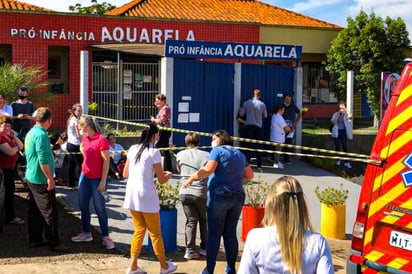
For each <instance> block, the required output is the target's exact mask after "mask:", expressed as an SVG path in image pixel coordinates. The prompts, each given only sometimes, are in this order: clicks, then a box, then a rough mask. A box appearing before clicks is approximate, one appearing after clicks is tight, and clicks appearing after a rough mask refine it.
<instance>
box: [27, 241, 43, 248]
mask: <svg viewBox="0 0 412 274" xmlns="http://www.w3.org/2000/svg"><path fill="white" fill-rule="evenodd" d="M40 246H44V242H30V243H29V248H36V247H40Z"/></svg>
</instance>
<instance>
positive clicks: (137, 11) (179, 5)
mask: <svg viewBox="0 0 412 274" xmlns="http://www.w3.org/2000/svg"><path fill="white" fill-rule="evenodd" d="M106 14H107V15H116V16H134V17H140V18H159V19H160V18H161V19H179V20H195V21H197V20H199V21H213V22H216V21H218V22H234V23H256V24H262V25H278V26H295V27H316V28H334V29H336V28H342V27H341V26H338V25H335V24H331V23H328V22H325V21H321V20H318V19H315V18H312V17H309V16H306V15H303V14H300V13H297V12H293V11H290V10H287V9H283V8H279V7H276V6H272V5H269V4H266V3H262V2H260V1H259V0H133V1H131V2H129V3H127V4H124V5H123V6H120V7H118V8H116V9H114V10H111V11H109V12H107V13H106Z"/></svg>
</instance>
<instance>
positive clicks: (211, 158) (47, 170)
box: [0, 87, 351, 274]
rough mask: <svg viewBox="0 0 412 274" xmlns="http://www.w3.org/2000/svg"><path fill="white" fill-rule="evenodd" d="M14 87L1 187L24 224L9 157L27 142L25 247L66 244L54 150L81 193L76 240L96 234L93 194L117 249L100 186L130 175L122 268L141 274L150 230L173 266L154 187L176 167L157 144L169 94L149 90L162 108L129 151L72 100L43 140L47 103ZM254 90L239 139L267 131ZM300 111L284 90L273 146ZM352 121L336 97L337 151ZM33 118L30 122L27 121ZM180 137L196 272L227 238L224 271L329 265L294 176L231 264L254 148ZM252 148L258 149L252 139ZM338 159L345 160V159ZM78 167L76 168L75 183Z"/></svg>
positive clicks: (189, 248) (307, 269) (5, 115)
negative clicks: (129, 230) (57, 129)
mask: <svg viewBox="0 0 412 274" xmlns="http://www.w3.org/2000/svg"><path fill="white" fill-rule="evenodd" d="M18 92H19V100H18V101H16V102H15V103H13V104H12V105H11V109H10V108H8V107H6V105H5V97H4V96H2V95H0V107H1V108H0V112H1V114H0V160H1V165H0V167H1V168H2V169H3V173H4V177H5V179H4V181H5V186H6V201H5V209H6V223H8V224H16V225H21V224H24V220H22V219H21V218H19V217H17V216H16V214H15V212H14V207H13V196H14V166H13V165H15V161H16V155H17V153H19V151H21V150H23V148H24V150H25V156H26V160H27V171H26V178H27V184H28V187H29V192H30V195H29V199H28V205H29V207H28V210H29V214H28V216H29V218H28V228H29V231H28V236H29V246H30V247H31V248H35V247H38V246H42V245H45V244H47V245H48V246H49V247H50V248H51V249H52V250H55V251H65V250H67V247H66V246H64V245H63V244H62V243H61V240H60V238H59V227H58V210H57V200H56V189H55V186H56V181H55V177H56V175H57V174H59V172H58V169H59V168H62V167H63V165H64V164H63V162H64V159H62V158H61V157H59V156H61V155H62V152H66V151H67V152H68V153H69V158H68V187H70V189H71V190H73V191H77V194H78V197H79V199H78V200H79V208H80V212H81V231H80V233H79V234H78V235H75V236H73V237H72V238H71V240H72V241H73V242H76V243H81V242H90V241H93V236H92V234H91V230H90V229H91V227H90V221H91V216H90V215H91V213H90V209H89V204H90V201H91V200H93V205H94V208H95V211H96V213H97V216H98V221H99V225H100V231H101V239H102V243H103V245H104V246H105V247H106V248H107V249H109V250H110V249H113V248H115V244H114V242H113V241H112V239H111V238H110V236H109V225H108V215H107V211H106V204H105V197H104V196H103V193H104V192H105V191H106V189H107V183H108V175H109V174H111V175H113V176H115V178H116V179H123V178H126V179H127V184H126V192H125V197H124V202H123V208H125V209H128V210H130V215H131V218H132V221H133V227H134V233H133V236H132V240H131V247H130V265H129V268H128V269H127V271H126V273H128V274H139V273H145V271H144V270H143V269H142V268H141V267H140V266H139V264H138V257H139V255H140V252H141V249H142V245H143V239H144V236H145V233H146V232H148V235H149V237H150V239H151V241H152V243H153V250H154V254H155V256H156V257H157V259H158V260H159V264H160V273H173V272H175V271H176V269H177V267H178V265H177V264H176V263H173V262H171V261H168V260H167V259H166V255H165V249H164V244H163V239H162V233H161V226H160V213H159V210H160V207H159V197H158V194H157V193H156V190H155V186H154V179H155V178H156V180H157V181H158V182H159V183H160V184H165V183H167V182H168V180H169V179H171V178H172V175H173V174H172V170H173V168H172V164H171V155H170V152H169V150H159V148H166V147H168V146H169V138H170V136H171V132H170V131H168V130H165V129H164V128H167V127H170V119H171V110H170V106H168V105H167V103H166V97H165V96H164V95H163V94H158V95H157V96H156V97H155V105H156V107H157V108H158V109H159V112H158V114H157V116H156V117H151V118H150V120H151V123H148V124H147V125H146V126H144V127H143V129H142V130H141V136H140V138H139V140H138V142H137V143H136V144H135V145H132V146H131V147H130V148H129V150H128V151H127V153H126V152H125V150H124V148H123V147H122V146H121V145H120V144H117V143H116V139H115V136H114V135H113V134H109V135H108V136H104V135H103V134H102V131H101V128H100V127H99V124H98V123H97V121H96V119H95V118H93V117H90V116H86V117H85V116H82V107H81V105H80V104H75V105H73V107H72V108H71V110H70V117H69V119H68V121H67V129H66V132H65V133H66V134H67V135H66V134H59V135H58V136H54V137H53V138H52V139H51V138H49V136H48V131H47V130H48V129H49V128H50V126H51V125H52V121H53V120H52V111H51V110H50V109H49V108H47V107H40V108H38V109H37V110H34V106H33V104H32V103H31V102H30V101H28V100H27V96H28V89H27V88H26V87H21V88H20V89H19V91H18ZM260 96H261V92H260V90H258V89H255V90H254V92H253V98H252V99H250V100H248V101H246V102H245V103H244V104H243V106H242V109H241V110H240V112H239V117H240V119H242V121H244V123H245V127H244V134H245V137H247V138H250V139H256V140H263V139H264V136H263V119H265V118H267V117H268V112H267V110H266V106H265V104H264V103H263V102H262V101H261V100H260ZM16 105H17V106H16ZM22 105H23V106H22ZM301 117H302V116H301V112H300V110H299V109H298V108H297V107H296V106H294V105H293V104H292V102H291V95H290V94H286V95H285V96H284V102H283V103H282V104H281V105H279V106H277V107H276V109H275V112H274V113H273V115H272V118H271V134H270V140H271V141H273V142H276V143H278V144H282V143H289V144H292V143H293V134H292V133H293V132H294V130H295V127H296V124H297V123H298V122H299V120H300V119H301ZM350 119H351V114H350V113H349V111H348V110H347V109H346V107H345V105H344V104H342V103H340V104H339V111H338V112H336V113H334V114H333V116H332V119H331V122H332V123H333V124H334V128H333V130H332V137H333V138H334V141H335V146H336V150H339V149H340V145H342V148H343V149H344V151H347V143H346V140H347V139H350V138H351V134H350V132H349V130H348V127H349V125H348V120H350ZM16 121H17V122H16ZM31 123H34V125H33V126H31ZM15 124H17V125H16V127H14V125H15ZM12 125H13V129H12ZM159 126H160V127H161V128H159ZM14 128H15V129H14ZM22 128H29V130H28V132H27V135H26V136H25V139H24V144H23V142H22V141H21V140H20V139H19V138H17V132H20V131H21V130H22ZM288 139H291V140H288ZM51 140H52V141H51ZM185 143H186V146H187V148H186V149H185V150H182V151H180V152H179V153H178V154H177V155H176V160H177V163H176V164H177V166H176V169H177V172H179V173H180V175H181V176H182V182H183V183H182V187H181V189H180V193H179V199H180V201H181V203H182V207H183V210H184V214H185V216H186V224H185V247H186V252H185V255H184V258H185V259H187V260H191V259H196V258H199V256H205V257H206V267H205V268H204V269H203V270H201V273H204V274H207V273H214V270H215V265H216V260H217V255H218V252H219V247H220V241H221V238H223V243H224V248H225V249H224V250H225V255H226V263H227V264H226V270H225V273H266V272H270V273H333V265H332V261H331V254H330V251H329V247H328V244H327V242H326V241H325V239H324V238H323V237H322V236H321V235H320V234H318V233H315V232H314V230H313V228H312V225H311V224H310V221H309V216H308V209H307V206H306V203H305V200H304V195H303V191H302V188H301V186H300V184H299V182H298V181H297V180H296V179H295V178H293V177H289V176H284V177H282V178H280V179H278V180H277V181H275V182H274V183H273V185H272V187H271V189H270V191H269V195H268V197H267V199H266V205H265V208H266V210H265V216H264V219H263V222H262V224H263V227H262V228H258V229H254V230H252V231H251V232H250V233H249V235H248V237H247V240H246V244H245V250H244V253H243V256H242V258H241V262H240V268H239V270H238V272H236V268H235V263H236V260H237V257H238V251H239V250H238V249H239V244H238V238H237V236H236V235H237V233H236V228H237V224H238V221H239V218H240V215H241V210H242V206H243V204H244V202H245V192H244V189H243V183H244V182H245V181H249V180H252V179H253V177H254V172H253V170H252V168H251V166H250V164H249V160H250V158H251V156H252V153H250V152H249V151H247V152H246V153H245V154H244V153H243V152H242V151H240V150H238V149H236V148H234V147H233V141H232V139H231V137H230V135H229V134H228V132H227V131H225V130H216V131H215V132H213V134H212V137H211V147H212V149H211V150H210V152H207V151H203V150H200V149H198V146H199V143H200V137H199V135H198V134H196V133H188V134H187V135H186V137H185ZM250 148H255V149H259V148H260V147H259V146H258V145H253V146H251V147H250ZM280 149H281V146H280V145H277V146H276V148H275V150H276V151H280ZM162 155H163V156H164V157H163V158H164V162H163V164H162V157H161V156H162ZM255 156H256V159H257V166H258V167H261V165H262V156H261V153H260V152H256V155H255ZM288 156H289V155H287V154H286V155H285V157H284V163H288V162H289V158H288ZM279 158H280V154H279V153H275V155H274V165H273V166H274V167H275V168H282V167H283V164H282V163H281V162H280V159H279ZM6 163H7V164H6ZM337 164H338V163H337ZM339 164H340V162H339ZM344 165H345V167H347V168H350V164H349V162H345V163H344ZM76 169H79V175H78V183H77V180H76V179H77V178H76ZM197 227H199V231H200V243H199V249H197V248H196V246H197V245H196V235H197ZM291 232H293V233H292V234H291ZM44 239H46V242H44Z"/></svg>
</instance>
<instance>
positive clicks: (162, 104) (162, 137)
mask: <svg viewBox="0 0 412 274" xmlns="http://www.w3.org/2000/svg"><path fill="white" fill-rule="evenodd" d="M154 104H155V106H156V107H157V108H158V109H159V112H158V113H157V115H156V118H155V117H153V116H152V117H150V121H151V122H152V123H155V124H157V125H158V126H160V127H170V119H171V117H172V112H171V109H170V106H169V105H168V104H166V96H165V95H164V94H161V93H159V94H157V95H156V97H155V102H154ZM171 136H172V132H171V131H169V130H160V131H159V140H158V141H157V143H156V148H168V147H169V139H170V137H171ZM161 153H162V155H163V157H164V160H163V169H164V170H166V171H170V172H173V167H172V156H171V154H170V151H169V150H161Z"/></svg>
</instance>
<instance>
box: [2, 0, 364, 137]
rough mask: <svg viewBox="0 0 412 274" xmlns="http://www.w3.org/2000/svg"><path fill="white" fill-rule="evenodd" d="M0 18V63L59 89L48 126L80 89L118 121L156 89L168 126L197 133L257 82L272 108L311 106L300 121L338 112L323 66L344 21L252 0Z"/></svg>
mask: <svg viewBox="0 0 412 274" xmlns="http://www.w3.org/2000/svg"><path fill="white" fill-rule="evenodd" d="M62 4H63V5H64V3H62ZM0 24H1V28H0V61H1V62H3V63H4V62H9V63H12V64H16V63H21V64H26V65H40V66H42V67H43V68H45V69H47V71H48V73H47V78H46V79H44V80H45V81H48V82H49V86H48V87H46V88H44V90H42V91H41V92H45V93H46V92H48V93H54V94H55V95H56V96H55V99H54V102H53V105H52V106H51V107H52V110H53V113H54V119H53V121H54V125H53V126H54V127H55V128H64V127H65V123H66V120H67V118H68V114H67V110H68V109H69V108H70V107H71V106H72V105H73V104H74V103H77V102H79V101H80V100H81V98H80V90H81V89H84V90H85V91H86V92H87V98H88V101H89V102H91V101H93V102H96V103H97V105H98V109H97V115H99V116H104V117H109V118H112V119H118V120H125V121H147V120H148V117H149V116H150V115H153V114H155V113H156V111H157V110H156V109H155V107H154V105H153V101H154V95H155V94H156V93H157V92H159V91H162V92H164V93H166V96H167V97H168V103H169V104H170V105H171V106H172V110H173V121H172V123H173V125H174V127H178V128H190V129H196V130H201V131H205V130H209V129H212V128H213V129H215V128H216V127H219V128H225V127H228V126H229V127H231V125H232V124H233V123H234V121H235V113H236V112H237V109H236V108H238V106H240V104H241V103H242V102H243V101H244V100H245V99H247V98H249V97H250V96H251V95H252V91H253V89H254V88H259V89H261V90H262V99H263V100H264V101H265V103H266V104H267V106H268V108H269V109H272V108H273V107H274V106H275V104H277V103H279V102H280V100H281V99H280V97H281V95H282V94H283V93H285V92H292V93H294V94H295V98H294V99H295V100H296V101H301V102H302V104H303V105H304V106H307V107H309V112H308V113H306V116H305V117H307V118H313V117H316V118H329V117H330V115H331V113H332V112H333V111H334V110H335V109H336V104H335V103H336V97H335V92H334V90H333V89H332V86H333V81H334V79H332V77H330V76H329V74H328V72H327V71H326V70H325V64H326V52H327V50H328V48H329V46H330V43H331V41H332V40H333V39H334V38H335V37H336V36H337V34H338V32H339V31H340V30H341V29H342V27H340V26H338V25H335V24H331V23H328V22H324V21H321V20H318V19H316V18H311V17H308V16H305V15H303V14H299V13H296V12H293V11H290V10H286V9H282V8H279V7H276V6H272V5H268V4H265V3H262V2H260V1H258V0H134V1H131V2H129V3H127V4H125V5H123V6H120V7H118V8H116V9H114V10H112V11H109V12H107V13H106V14H105V15H104V16H97V15H80V14H75V13H62V12H55V11H51V10H47V9H45V8H43V7H37V6H33V5H28V4H25V3H23V2H19V1H13V0H3V1H0ZM166 41H168V43H170V45H171V46H170V48H169V49H168V48H165V45H166ZM173 42H177V44H176V43H173ZM222 47H223V48H222ZM179 49H180V50H179ZM182 49H184V50H185V51H186V53H188V52H189V51H190V50H191V51H192V53H193V54H192V55H179V54H180V53H182ZM228 49H229V50H228ZM222 50H223V53H222ZM212 53H213V54H212ZM219 53H220V54H219ZM202 54H203V55H202ZM205 54H206V55H205ZM229 55H230V56H229ZM297 89H300V90H301V94H302V96H301V98H296V90H297ZM361 97H362V95H361V94H358V95H357V94H355V97H354V100H355V109H354V113H355V116H362V115H363V113H362V109H361V107H362V103H361V102H363V101H365V100H366V98H361ZM211 115H214V116H218V117H215V118H210V117H208V116H211ZM234 131H235V129H234V128H230V129H229V132H231V133H234Z"/></svg>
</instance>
